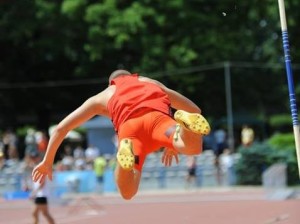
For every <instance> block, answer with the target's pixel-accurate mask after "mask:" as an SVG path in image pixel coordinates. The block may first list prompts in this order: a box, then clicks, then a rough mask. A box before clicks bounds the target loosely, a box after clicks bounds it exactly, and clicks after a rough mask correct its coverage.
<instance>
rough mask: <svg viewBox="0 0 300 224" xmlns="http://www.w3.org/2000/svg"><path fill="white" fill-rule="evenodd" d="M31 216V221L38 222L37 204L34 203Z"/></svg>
mask: <svg viewBox="0 0 300 224" xmlns="http://www.w3.org/2000/svg"><path fill="white" fill-rule="evenodd" d="M32 216H33V223H34V224H38V223H39V205H36V204H35V205H34V208H33V211H32Z"/></svg>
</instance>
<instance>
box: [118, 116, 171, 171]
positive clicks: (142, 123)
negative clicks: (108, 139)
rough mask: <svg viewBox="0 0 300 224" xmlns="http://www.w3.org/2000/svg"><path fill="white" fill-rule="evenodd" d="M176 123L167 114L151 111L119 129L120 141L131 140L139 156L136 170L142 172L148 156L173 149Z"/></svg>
mask: <svg viewBox="0 0 300 224" xmlns="http://www.w3.org/2000/svg"><path fill="white" fill-rule="evenodd" d="M175 129H176V121H175V120H174V119H173V118H172V117H170V116H169V115H167V114H164V113H161V112H158V111H150V112H148V113H146V114H143V115H140V116H135V117H134V118H131V119H129V120H127V121H125V122H124V123H123V124H122V125H121V126H120V128H119V131H118V138H119V141H120V140H122V139H124V138H129V139H131V140H132V143H133V151H134V155H135V156H137V161H136V164H135V169H137V170H139V171H141V170H142V167H143V164H144V161H145V158H146V156H147V154H149V153H151V152H154V151H157V150H159V149H161V148H162V147H166V148H173V135H174V133H175Z"/></svg>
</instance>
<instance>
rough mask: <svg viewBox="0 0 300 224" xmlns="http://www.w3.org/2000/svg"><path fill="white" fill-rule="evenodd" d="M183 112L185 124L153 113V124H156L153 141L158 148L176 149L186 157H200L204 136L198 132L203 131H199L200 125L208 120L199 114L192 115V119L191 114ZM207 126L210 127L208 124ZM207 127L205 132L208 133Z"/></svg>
mask: <svg viewBox="0 0 300 224" xmlns="http://www.w3.org/2000/svg"><path fill="white" fill-rule="evenodd" d="M181 112H182V113H183V114H184V119H182V116H179V117H180V119H182V120H184V123H183V121H181V120H180V119H178V118H177V121H175V120H174V119H173V118H171V117H170V116H168V115H164V114H162V113H159V112H155V113H153V121H152V122H153V123H155V126H154V127H153V132H152V135H153V139H154V140H155V144H156V145H157V146H159V145H160V146H164V147H167V148H174V149H176V150H177V151H178V152H179V153H182V154H185V155H198V154H200V153H201V152H202V135H201V134H200V132H199V131H198V130H200V131H202V130H203V129H202V128H200V129H199V125H198V124H199V122H200V123H201V124H202V121H204V122H206V120H205V119H204V118H203V117H202V116H199V115H198V114H192V116H191V119H190V117H189V116H188V115H190V114H189V113H186V112H183V111H181ZM182 113H181V115H182ZM175 115H176V114H175ZM175 118H176V116H175ZM203 119H204V120H203ZM205 124H206V125H208V123H207V122H206V123H205ZM206 125H205V132H206V133H208V132H207V130H208V129H207V126H206ZM189 127H191V129H192V131H191V130H190V129H188V128H189ZM192 127H194V128H192ZM208 128H209V126H208ZM193 131H195V132H196V133H194V132H193Z"/></svg>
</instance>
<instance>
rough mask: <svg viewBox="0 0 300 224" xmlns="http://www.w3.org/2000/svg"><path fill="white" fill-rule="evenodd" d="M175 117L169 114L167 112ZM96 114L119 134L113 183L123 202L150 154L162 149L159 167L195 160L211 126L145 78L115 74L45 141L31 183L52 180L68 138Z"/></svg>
mask: <svg viewBox="0 0 300 224" xmlns="http://www.w3.org/2000/svg"><path fill="white" fill-rule="evenodd" d="M172 108H173V109H175V110H176V112H175V114H174V117H173V115H172V114H171V109H172ZM96 115H100V116H106V117H108V118H110V119H111V120H112V122H113V125H114V128H115V131H116V133H117V135H118V142H119V144H118V152H117V161H118V162H117V166H116V169H115V181H116V184H117V187H118V190H119V192H120V194H121V195H122V197H123V198H124V199H131V198H132V197H133V196H134V195H135V194H136V193H137V191H138V187H139V183H140V178H141V173H142V168H143V164H144V161H145V158H146V156H147V155H148V154H149V153H152V152H154V151H157V150H159V149H161V148H162V147H164V148H165V153H164V156H163V162H164V163H165V164H166V165H170V163H171V162H172V158H174V157H175V158H176V160H177V161H178V157H177V154H178V153H180V154H184V155H198V154H200V153H201V152H202V136H203V135H207V134H209V132H210V126H209V124H208V122H207V121H206V119H205V118H204V117H203V116H202V115H201V110H200V108H199V107H198V106H197V105H196V104H195V103H194V102H192V101H191V100H189V99H188V98H186V97H185V96H183V95H182V94H180V93H178V92H177V91H174V90H172V89H170V88H168V87H166V86H165V85H163V84H162V83H160V82H158V81H156V80H154V79H150V78H147V77H142V76H139V75H138V74H131V73H130V72H128V71H126V70H116V71H114V72H113V73H112V74H111V75H110V77H109V85H108V87H107V88H106V89H104V90H103V91H102V92H100V93H98V94H97V95H95V96H92V97H90V98H89V99H87V100H86V101H85V102H84V103H83V104H82V105H81V106H80V107H78V108H77V109H76V110H75V111H73V112H72V113H71V114H69V115H68V116H67V117H66V118H64V119H63V120H62V121H61V122H60V123H59V124H58V125H57V127H56V129H55V130H54V132H53V134H52V135H51V137H50V140H49V144H48V147H47V151H46V154H45V156H44V159H43V161H42V162H41V163H40V164H38V165H37V166H36V167H35V169H34V170H33V172H32V175H33V180H34V181H36V182H43V181H44V180H45V178H46V176H48V178H49V179H50V180H51V179H52V165H53V162H54V157H55V154H56V152H57V150H58V147H59V146H60V144H61V143H62V141H63V139H64V137H65V136H66V135H67V133H68V132H69V131H70V130H72V129H74V128H77V127H79V126H80V125H82V124H83V123H84V122H86V121H88V120H89V119H91V118H93V117H94V116H96Z"/></svg>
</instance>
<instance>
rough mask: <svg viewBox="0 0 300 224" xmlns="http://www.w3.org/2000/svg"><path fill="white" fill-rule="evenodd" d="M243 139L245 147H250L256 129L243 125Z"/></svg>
mask: <svg viewBox="0 0 300 224" xmlns="http://www.w3.org/2000/svg"><path fill="white" fill-rule="evenodd" d="M241 141H242V145H243V146H244V147H249V146H251V145H252V143H253V141H254V130H253V129H252V128H251V127H249V126H248V125H243V127H242V131H241Z"/></svg>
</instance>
